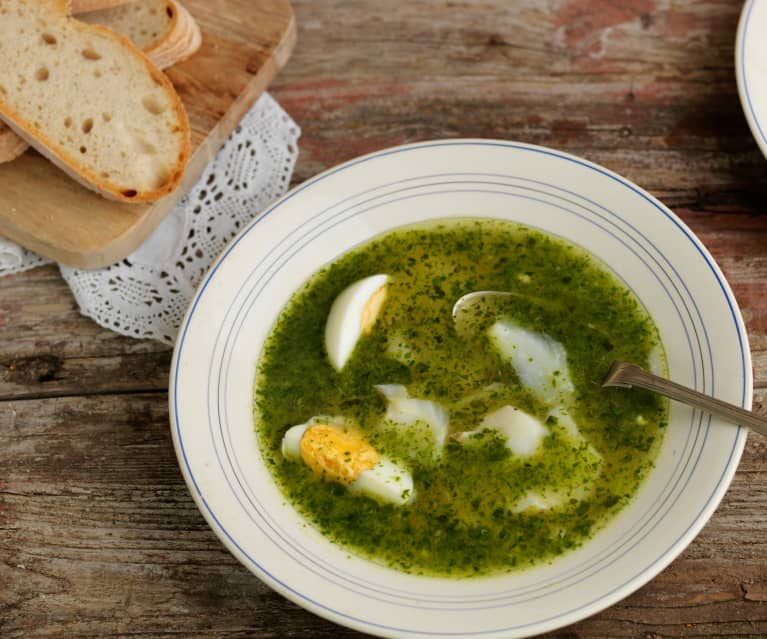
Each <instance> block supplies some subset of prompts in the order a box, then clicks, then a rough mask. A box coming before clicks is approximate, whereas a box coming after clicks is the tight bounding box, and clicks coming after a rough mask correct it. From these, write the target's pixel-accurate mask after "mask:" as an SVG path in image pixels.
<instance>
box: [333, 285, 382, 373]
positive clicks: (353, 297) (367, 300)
mask: <svg viewBox="0 0 767 639" xmlns="http://www.w3.org/2000/svg"><path fill="white" fill-rule="evenodd" d="M388 281H389V276H388V275H371V276H370V277H366V278H364V279H361V280H359V281H358V282H355V283H354V284H351V285H350V286H348V287H346V288H345V289H344V290H343V291H342V292H341V294H340V295H339V296H338V297H337V298H336V299H335V301H334V302H333V306H331V307H330V313H329V315H328V321H327V323H326V324H325V348H326V349H327V352H328V359H330V363H331V364H332V365H333V368H335V369H336V370H337V371H340V370H341V369H342V368H343V367H344V365H345V364H346V362H347V361H348V359H349V358H350V357H351V355H352V353H353V352H354V347H355V346H356V345H357V342H358V341H359V339H360V337H362V336H363V335H366V334H368V333H369V332H370V331H371V330H372V329H373V325H374V324H375V322H376V319H377V318H378V314H379V312H380V311H381V307H382V306H383V303H384V301H385V299H386V283H387V282H388Z"/></svg>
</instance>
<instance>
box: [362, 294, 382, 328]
mask: <svg viewBox="0 0 767 639" xmlns="http://www.w3.org/2000/svg"><path fill="white" fill-rule="evenodd" d="M385 300H386V285H385V284H384V285H383V286H382V287H381V288H379V289H377V290H376V291H375V292H374V293H373V294H372V295H371V296H370V297H369V298H368V301H367V302H366V303H365V307H364V308H363V309H362V316H361V317H360V329H361V330H362V332H363V333H364V334H365V335H367V334H368V333H370V331H371V330H373V325H374V324H375V323H376V318H377V317H378V312H379V311H380V310H381V307H382V306H383V303H384V301H385Z"/></svg>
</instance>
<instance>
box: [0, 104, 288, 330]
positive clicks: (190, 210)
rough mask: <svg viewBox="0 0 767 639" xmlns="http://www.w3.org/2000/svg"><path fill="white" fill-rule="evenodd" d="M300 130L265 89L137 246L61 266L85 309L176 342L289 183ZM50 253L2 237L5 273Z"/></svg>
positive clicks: (112, 323)
mask: <svg viewBox="0 0 767 639" xmlns="http://www.w3.org/2000/svg"><path fill="white" fill-rule="evenodd" d="M299 136H300V130H299V128H298V126H297V125H296V123H295V122H293V120H292V119H291V118H290V117H289V116H288V115H287V114H286V113H285V111H283V110H282V108H281V107H280V105H279V104H277V102H275V100H274V99H273V98H271V97H270V96H269V95H263V96H262V97H261V98H260V99H259V100H258V102H257V103H256V105H255V106H254V107H253V109H251V111H250V112H249V113H248V115H246V116H245V118H244V119H243V120H242V122H241V123H240V125H239V126H238V127H237V129H236V130H235V132H234V133H233V134H232V136H231V138H230V139H229V140H228V141H227V142H226V144H225V145H224V147H223V148H222V149H221V151H219V153H218V155H217V156H216V158H215V159H214V160H213V161H212V162H211V163H210V164H209V165H208V166H207V168H206V169H205V172H204V173H203V175H202V177H201V178H200V180H199V181H198V183H197V184H196V185H195V186H194V187H193V188H192V189H191V190H190V191H189V193H187V194H186V195H185V196H184V198H183V199H182V200H181V202H180V203H179V204H178V206H176V208H175V209H174V210H173V212H172V213H171V214H170V215H168V217H167V218H165V220H163V222H162V223H161V224H160V226H159V227H158V228H157V229H156V230H155V231H154V233H153V234H152V235H151V236H150V237H149V238H148V239H147V240H146V242H144V244H142V246H141V247H139V249H138V250H137V251H135V252H134V253H133V254H132V255H129V256H128V257H127V258H126V259H124V260H123V261H122V262H119V263H118V264H113V265H112V266H108V267H106V268H103V269H96V270H87V271H86V270H79V269H73V268H69V267H66V266H60V269H61V274H62V276H63V277H64V279H65V280H66V281H67V283H68V284H69V286H70V288H71V289H72V293H73V294H74V296H75V299H76V300H77V303H78V304H79V306H80V312H81V313H82V314H83V315H86V316H88V317H90V318H92V319H94V320H95V321H96V322H98V323H99V324H101V325H102V326H104V327H106V328H109V329H110V330H113V331H116V332H118V333H122V334H123V335H129V336H131V337H138V338H149V339H156V340H159V341H161V342H164V343H166V344H173V342H174V340H175V337H176V331H177V329H178V327H179V325H180V323H181V320H182V319H183V316H184V312H185V311H186V308H187V305H188V304H189V301H190V299H191V297H192V294H193V293H194V290H195V287H196V286H197V284H198V282H199V281H200V279H201V278H202V276H203V275H204V274H205V272H206V270H207V269H208V266H210V264H211V262H212V261H213V260H214V259H215V258H216V257H217V256H218V254H219V253H220V252H221V251H222V250H223V248H224V246H226V244H227V243H228V242H229V240H231V239H232V238H233V237H234V236H235V235H236V234H237V232H238V231H239V230H240V229H241V228H242V227H243V226H244V225H245V224H246V223H247V222H248V221H250V220H251V219H253V218H254V217H256V216H257V215H258V214H259V213H260V212H261V211H262V210H264V208H266V206H267V205H268V204H269V203H270V202H272V201H273V200H274V199H276V198H277V197H279V196H280V195H282V194H283V193H284V192H285V191H286V190H287V187H288V184H289V183H290V177H291V175H292V173H293V166H294V165H295V161H296V157H297V156H298V146H297V141H298V137H299ZM47 261H48V260H44V259H43V258H41V257H39V256H37V255H35V254H33V253H30V252H29V251H27V250H25V249H22V248H21V247H19V246H17V245H15V244H13V243H12V242H9V241H7V240H3V239H2V238H0V275H3V274H9V273H17V272H20V271H22V270H26V269H28V268H32V267H34V266H38V265H40V264H44V263H46V262H47Z"/></svg>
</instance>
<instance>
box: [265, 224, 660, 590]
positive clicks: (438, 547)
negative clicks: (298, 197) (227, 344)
mask: <svg viewBox="0 0 767 639" xmlns="http://www.w3.org/2000/svg"><path fill="white" fill-rule="evenodd" d="M378 273H385V274H388V275H389V281H388V284H387V297H386V300H385V302H384V304H383V306H382V308H381V310H380V313H379V315H378V317H377V321H376V322H375V324H374V326H373V328H372V331H371V332H370V333H369V334H366V335H364V336H363V337H362V338H361V339H360V340H359V341H358V342H357V345H356V347H355V349H354V351H353V354H352V356H351V358H350V359H349V360H348V362H347V363H346V364H345V366H344V367H343V368H342V369H341V370H340V371H336V370H335V368H334V367H333V366H331V364H330V362H329V360H328V356H327V353H326V350H325V324H326V320H327V317H328V313H329V311H330V308H331V306H332V304H333V301H334V300H335V299H336V297H337V296H338V295H339V293H341V292H342V291H343V290H344V289H345V288H346V287H347V286H349V285H350V284H352V283H353V282H355V281H358V280H360V279H361V278H364V277H367V276H370V275H374V274H378ZM481 290H499V291H508V292H512V293H513V294H514V295H513V296H511V297H509V298H503V299H500V300H498V303H496V304H494V305H492V306H491V307H489V310H488V309H485V310H484V312H483V314H481V315H478V316H477V317H476V321H475V323H474V325H473V326H472V327H471V330H470V331H469V334H468V335H467V334H465V333H462V334H461V335H459V334H458V333H457V332H456V329H455V325H454V321H453V317H452V314H451V311H452V307H453V304H454V303H455V301H456V300H457V299H458V298H459V297H461V296H462V295H464V294H465V293H469V292H472V291H481ZM503 321H513V323H514V325H516V326H519V327H522V328H523V329H524V330H527V331H530V332H531V334H536V335H541V336H545V337H542V339H544V340H547V342H546V343H549V344H557V345H559V346H557V348H560V347H561V349H564V350H563V352H564V353H566V368H568V369H569V371H565V370H563V371H562V376H563V377H560V378H557V376H558V375H560V371H559V370H557V371H555V372H554V375H553V377H552V380H551V383H552V384H556V381H557V379H564V375H565V373H567V374H568V375H569V381H570V382H571V385H569V386H567V389H566V390H567V392H566V393H565V394H564V395H562V394H555V396H553V397H551V398H550V397H547V396H545V394H544V395H542V394H541V393H540V392H535V391H534V390H533V389H532V388H531V387H530V385H529V383H526V381H525V380H526V378H525V373H526V372H527V371H523V370H522V369H521V368H520V367H521V366H522V365H523V364H524V362H523V363H522V364H520V363H519V362H516V365H513V364H512V363H511V362H510V360H509V357H508V354H507V353H506V354H505V353H503V352H502V349H500V350H499V348H498V347H497V342H493V339H491V338H490V334H491V329H492V327H493V326H494V325H495V323H497V322H503ZM528 359H529V360H531V361H530V362H529V364H530V367H531V370H532V371H533V372H535V370H536V369H535V367H536V365H537V364H538V362H536V361H533V360H534V358H533V357H530V358H528ZM616 359H620V360H626V361H631V362H634V363H637V364H640V365H643V366H652V367H656V368H657V367H658V366H662V362H663V361H664V356H663V352H662V348H661V345H660V342H659V339H658V335H657V330H656V328H655V326H654V324H653V322H652V320H651V319H650V317H649V316H648V315H647V313H646V312H645V310H644V309H643V308H642V306H641V305H640V304H639V303H638V301H637V300H636V298H635V297H634V296H633V295H632V293H631V292H630V291H629V290H627V289H626V287H625V286H624V285H623V284H621V283H620V282H619V281H618V280H617V279H616V277H615V276H614V275H613V274H612V273H611V272H609V271H608V270H607V269H606V268H605V266H604V265H603V264H601V263H600V262H598V261H597V260H595V259H594V258H593V257H591V256H589V255H588V254H587V253H585V252H584V251H583V250H582V249H580V248H578V247H575V246H572V245H570V244H568V243H566V242H564V241H562V240H561V239H559V238H555V237H552V236H548V235H545V234H543V233H541V232H538V231H534V230H530V229H528V228H525V227H521V226H518V225H515V224H512V223H510V222H502V221H497V220H474V219H471V220H466V219H464V220H450V221H443V222H440V223H434V224H430V225H428V226H418V227H406V228H402V229H399V230H395V231H393V232H390V233H387V234H385V235H382V236H380V237H378V238H376V239H374V240H372V241H371V242H369V243H367V244H365V245H364V246H361V247H358V248H356V249H354V250H353V251H351V252H350V253H348V254H346V255H344V256H343V257H342V258H340V259H339V260H337V261H336V262H334V263H332V264H330V265H329V266H327V267H325V268H323V269H322V270H321V271H319V272H318V273H316V274H315V275H314V276H313V277H312V278H311V279H310V280H309V281H308V282H307V283H306V284H305V285H304V286H303V287H302V288H301V289H300V290H299V291H298V292H297V293H296V294H295V295H294V296H293V298H292V299H291V301H290V303H289V304H288V305H287V306H286V308H285V309H284V310H283V311H282V313H281V314H280V316H279V318H278V320H277V322H276V324H275V326H274V328H273V329H272V332H271V334H270V335H269V337H268V339H267V341H266V344H265V346H264V350H263V353H262V354H261V357H260V360H259V365H258V374H257V378H256V387H255V405H254V414H255V421H256V427H257V432H258V435H259V437H260V443H261V447H262V450H263V454H264V457H265V460H266V462H267V464H268V466H269V468H270V469H271V471H272V473H273V475H274V477H275V479H276V481H277V482H278V484H279V485H280V487H281V488H282V490H283V491H284V493H285V495H286V496H287V498H288V499H289V500H290V502H291V503H292V504H294V506H295V507H296V508H297V509H298V510H299V511H300V512H301V513H302V514H303V515H304V516H305V517H306V518H307V519H308V520H309V521H311V522H312V523H313V524H314V525H316V526H317V527H318V528H319V529H320V530H321V531H322V532H323V533H324V534H325V535H327V536H328V537H329V538H330V539H332V540H333V541H334V542H336V543H339V544H341V545H343V546H345V547H348V548H350V549H353V550H354V551H356V552H357V553H358V554H362V555H364V556H367V557H369V558H371V559H373V560H376V561H379V562H382V563H385V564H387V565H389V566H392V567H394V568H397V569H400V570H404V571H407V572H411V573H417V574H427V575H452V576H468V575H475V574H488V573H493V572H499V571H508V570H513V569H519V568H521V567H525V566H530V565H532V564H535V563H539V562H542V561H549V560H551V559H552V558H554V557H556V556H557V555H559V554H561V553H563V552H565V551H567V550H569V549H572V548H575V547H577V546H579V545H580V544H582V543H583V542H584V541H585V540H587V539H589V538H590V537H591V536H592V535H593V534H594V533H595V531H597V530H598V529H599V528H600V527H601V526H603V525H604V524H605V523H606V522H607V521H608V520H609V519H610V518H611V517H613V516H614V515H615V513H616V512H617V511H618V510H619V509H620V508H622V507H623V506H625V504H626V503H627V502H628V500H630V498H631V496H632V495H633V494H634V493H635V492H636V490H637V487H638V486H639V484H640V482H641V481H642V479H643V478H644V477H645V475H646V474H647V472H648V470H649V469H650V468H651V467H652V464H653V459H654V458H655V455H656V453H657V451H658V448H659V445H660V443H661V439H662V436H663V432H664V428H665V426H666V422H667V404H666V403H665V401H663V400H661V399H660V398H658V397H657V396H654V395H651V394H649V393H644V392H642V391H638V390H633V391H625V390H620V389H611V390H605V389H602V388H601V385H600V380H601V378H602V376H603V375H604V374H605V373H606V371H607V370H608V368H609V365H610V363H611V362H612V361H613V360H616ZM380 384H401V385H403V386H405V387H406V388H407V392H408V394H409V395H410V396H411V397H417V398H421V399H424V400H430V401H433V402H436V403H438V404H439V405H440V406H441V407H443V408H444V409H445V410H446V411H449V425H448V431H449V436H448V437H447V440H446V443H445V445H444V447H442V448H441V449H440V450H438V451H435V450H434V448H433V447H430V446H429V445H428V443H425V440H424V438H423V437H422V433H423V431H422V430H421V429H420V425H419V424H417V423H416V424H414V425H412V426H405V425H402V426H396V425H395V426H393V425H392V424H390V423H388V422H386V423H384V422H385V420H384V415H385V414H386V411H387V400H386V399H385V398H384V397H383V396H382V394H381V393H380V392H379V391H377V390H376V388H375V386H376V385H380ZM560 388H565V384H564V382H563V383H562V384H561V385H560ZM563 397H566V399H565V400H563V399H562V398H563ZM563 401H564V402H565V403H566V404H567V405H566V406H565V407H564V409H565V413H566V414H567V415H568V416H569V421H568V423H565V419H563V413H562V408H563V406H562V405H561V404H562V403H563ZM504 406H513V407H515V408H517V409H520V410H521V411H524V412H525V413H526V414H528V415H530V416H531V417H533V418H535V419H536V420H538V421H539V422H540V423H541V424H543V425H544V428H545V431H546V435H545V437H543V439H542V443H541V445H540V446H538V448H537V449H536V450H535V451H534V453H532V454H527V455H520V454H517V453H515V452H514V450H512V449H511V448H510V447H509V445H507V441H505V440H504V437H503V436H502V435H501V434H499V432H498V431H495V430H492V429H481V428H479V426H480V424H481V423H482V420H483V418H484V417H485V416H486V415H488V414H491V413H493V411H497V410H498V409H500V408H502V407H504ZM318 415H338V416H343V417H344V418H347V419H349V420H351V421H353V422H355V423H356V424H357V425H358V427H359V430H360V431H361V433H362V434H363V435H364V436H365V438H366V440H367V441H368V442H369V443H370V444H371V445H372V446H373V447H374V448H375V449H376V450H377V451H378V452H379V453H380V454H381V455H384V456H385V457H387V458H388V459H391V460H393V461H395V462H397V463H398V464H400V465H401V466H403V467H404V468H407V469H408V471H409V472H410V473H411V475H412V478H413V484H414V498H413V499H412V501H411V502H410V503H408V504H406V505H393V504H390V503H383V502H380V501H377V500H376V499H373V498H370V497H366V496H363V495H360V494H353V493H351V492H350V491H349V490H347V488H346V487H345V486H344V485H340V484H336V483H331V482H327V481H322V480H321V479H320V478H318V477H317V476H316V475H315V474H313V473H312V471H311V470H310V469H309V468H308V467H307V465H306V464H303V463H300V461H298V462H296V461H290V460H288V459H285V458H283V456H282V454H281V443H282V439H283V437H284V435H285V432H286V431H287V430H288V428H290V427H291V426H294V425H296V424H301V423H304V422H306V421H307V420H309V419H311V418H312V417H315V416H318ZM574 425H576V426H575V428H577V432H576V433H575V435H574V434H573V428H574ZM469 431H470V432H471V433H472V434H471V435H468V436H467V435H464V436H462V437H458V436H456V435H457V434H459V433H467V432H469Z"/></svg>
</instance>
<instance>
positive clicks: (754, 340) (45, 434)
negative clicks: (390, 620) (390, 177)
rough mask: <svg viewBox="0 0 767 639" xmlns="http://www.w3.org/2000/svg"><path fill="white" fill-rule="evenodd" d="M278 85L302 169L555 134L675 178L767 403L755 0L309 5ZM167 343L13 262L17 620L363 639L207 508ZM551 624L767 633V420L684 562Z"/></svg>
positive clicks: (633, 632)
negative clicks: (752, 66)
mask: <svg viewBox="0 0 767 639" xmlns="http://www.w3.org/2000/svg"><path fill="white" fill-rule="evenodd" d="M294 7H295V10H296V16H297V23H298V28H299V44H298V46H297V48H296V50H295V53H294V55H293V57H292V59H291V62H290V63H289V64H288V65H287V66H286V68H285V69H284V70H283V71H282V72H281V73H280V75H279V77H278V78H277V82H276V85H274V87H273V89H272V90H273V92H274V94H275V96H276V97H277V98H278V99H279V100H280V102H281V103H282V104H283V105H284V106H285V107H286V108H287V110H288V112H289V113H290V114H291V115H292V116H293V117H294V118H295V119H296V120H297V122H298V124H299V125H300V126H301V127H302V129H303V136H302V138H301V140H300V146H301V156H300V158H299V162H298V165H297V168H296V173H295V175H294V182H295V183H298V182H301V181H303V180H304V179H306V178H308V177H310V176H312V175H314V174H315V173H316V172H318V171H320V170H323V169H325V168H328V167H330V166H333V165H335V164H337V163H339V162H341V161H343V160H347V159H349V158H351V157H354V156H356V155H358V154H359V153H363V152H368V151H374V150H378V149H380V148H384V147H386V146H391V145H394V144H398V143H402V142H410V141H416V140H421V139H428V138H435V137H456V136H491V137H501V138H505V139H513V140H520V141H523V142H533V143H539V144H546V145H550V146H554V147H557V148H561V149H563V150H566V151H570V152H573V153H577V154H579V155H581V156H584V157H587V158H588V159H591V160H594V161H597V162H600V163H602V164H604V165H606V166H607V167H609V168H610V169H612V170H614V171H617V172H618V173H621V174H623V175H625V176H627V177H629V178H631V179H633V180H636V181H637V182H638V183H639V184H640V185H642V186H643V187H646V188H648V189H649V190H650V191H651V192H652V193H653V194H654V195H656V196H658V197H659V198H661V200H663V201H664V202H665V203H666V204H667V205H669V206H670V207H671V208H672V209H673V210H674V211H675V212H677V213H678V214H679V215H680V216H681V217H682V219H683V220H684V221H685V222H686V223H687V224H688V225H689V226H690V227H691V228H692V230H693V231H694V232H695V233H697V234H698V236H699V237H700V238H701V239H702V240H703V242H704V243H705V244H706V246H707V247H708V248H709V250H710V251H711V253H712V254H713V255H714V257H715V259H716V260H717V261H718V262H719V264H720V265H721V266H722V267H723V269H724V272H725V274H726V275H727V278H728V280H729V282H730V284H731V286H732V288H733V290H734V292H735V296H736V297H737V299H738V301H739V303H740V306H741V308H742V311H743V315H744V318H745V321H746V325H747V328H748V333H749V339H750V342H751V348H752V355H753V362H754V374H755V386H756V393H755V403H754V406H755V408H756V409H757V410H760V411H762V412H763V413H767V278H766V277H765V276H766V275H767V182H765V179H764V177H765V176H766V175H767V160H765V159H764V158H763V157H762V155H761V154H760V152H759V150H758V148H757V146H756V143H755V142H754V141H753V139H752V137H751V135H750V133H749V130H748V127H747V125H746V123H745V119H744V117H743V115H742V113H741V109H740V105H739V103H738V99H737V92H736V88H735V80H734V73H733V69H732V64H733V53H732V51H733V46H734V38H735V26H736V23H737V19H738V13H739V11H740V7H741V3H740V2H736V1H734V0H706V1H705V2H693V0H678V1H675V2H670V1H665V2H664V1H660V0H658V1H655V2H653V1H650V0H624V1H622V2H620V3H602V2H593V1H586V0H573V1H564V0H552V1H550V2H546V3H540V2H536V1H534V0H520V1H519V2H514V3H510V2H505V1H504V0H483V1H482V2H458V1H452V0H451V1H450V2H444V1H443V0H423V1H421V2H404V1H402V0H391V2H389V3H380V2H373V1H372V0H359V1H356V2H354V3H350V2H341V1H340V0H298V1H296V2H295V3H294ZM169 358H170V355H169V352H168V349H167V348H165V347H163V346H160V345H157V344H154V343H151V342H141V341H134V340H130V339H127V338H123V337H119V336H117V335H115V334H113V333H110V332H108V331H105V330H103V329H101V328H99V327H97V326H96V325H95V324H93V323H92V322H90V321H89V320H88V319H86V318H83V317H81V316H80V315H79V314H78V312H77V309H76V306H75V304H74V302H73V301H72V299H71V296H70V294H69V292H68V289H67V287H66V285H65V284H64V283H63V282H62V281H61V279H60V278H59V276H58V272H57V270H56V269H55V268H54V267H51V266H48V267H44V268H40V269H35V270H34V271H31V272H28V273H24V274H21V275H16V276H12V277H9V278H3V279H0V480H2V484H1V485H0V636H2V637H3V638H5V637H11V638H14V639H15V638H17V637H18V638H20V637H25V638H26V637H67V638H69V637H126V636H128V635H130V636H131V637H139V638H144V637H146V638H153V639H156V638H159V637H162V638H165V637H167V638H170V637H174V638H175V637H179V636H182V637H226V638H239V637H243V638H244V637H298V636H301V637H304V636H305V637H314V638H324V637H328V638H330V637H357V636H361V635H359V634H358V633H355V632H353V631H350V630H346V629H343V628H340V627H338V626H335V625H333V624H331V623H329V622H326V621H323V620H322V619H319V618H317V617H315V616H314V615H311V614H309V613H307V612H305V611H303V610H301V609H300V608H298V607H297V606H295V605H293V604H291V603H290V602H288V601H287V600H285V599H283V598H282V597H280V596H278V595H276V594H274V593H273V592H271V591H270V590H269V589H268V588H266V587H265V586H263V585H262V584H261V583H260V582H259V581H258V580H257V579H255V578H254V577H253V576H252V575H251V574H250V573H249V572H248V571H247V570H246V569H245V568H243V567H241V566H240V565H239V564H238V563H237V562H236V561H235V560H234V559H233V558H232V557H231V555H229V553H227V552H226V551H225V550H224V549H223V547H222V546H221V544H220V543H219V542H218V541H217V540H216V538H215V536H214V535H213V533H212V532H210V531H209V529H208V528H207V526H206V525H205V523H204V521H203V519H202V517H201V515H200V514H199V513H198V511H197V510H196V508H195V507H194V505H193V502H192V500H191V498H190V497H189V496H188V493H187V491H186V488H185V487H184V484H183V481H182V479H181V476H180V473H179V471H178V467H177V465H176V462H175V457H174V454H173V450H172V445H171V442H170V435H169V433H168V426H167V407H166V403H167V395H166V393H165V392H164V388H165V385H166V379H165V376H166V375H167V370H168V362H169ZM548 636H549V637H568V638H575V637H579V638H586V637H594V638H597V637H599V638H615V637H627V638H636V639H651V638H660V637H664V638H665V637H719V638H723V637H730V638H734V637H749V638H754V639H755V638H758V637H767V439H765V438H759V437H758V436H755V435H751V436H750V437H749V439H748V443H747V445H746V451H745V454H744V456H743V460H742V462H741V465H740V467H739V469H738V472H737V474H736V476H735V479H734V481H733V483H732V486H731V488H730V490H729V491H728V493H727V494H726V495H725V497H724V500H723V501H722V503H721V505H720V506H719V508H718V509H717V511H716V512H715V514H714V516H713V517H712V519H711V520H710V522H709V523H708V525H707V526H706V527H705V528H704V530H703V531H702V532H701V534H700V535H699V536H698V537H697V538H696V539H695V540H694V541H693V542H692V544H691V545H690V546H689V547H688V549H687V550H686V551H685V552H684V553H683V554H682V555H681V556H680V557H679V558H678V559H677V560H676V561H674V562H673V563H672V564H671V565H670V566H669V567H668V568H667V569H666V570H665V571H663V572H662V573H661V574H660V575H659V576H658V577H656V578H655V579H654V580H652V581H651V582H650V583H649V584H647V585H646V586H645V587H643V588H642V589H640V590H639V591H638V592H636V593H634V594H633V595H631V596H630V597H628V598H626V599H625V600H623V601H621V602H620V603H618V604H616V605H615V606H613V607H611V608H609V609H608V610H605V611H603V612H602V613H600V614H597V615H595V616H593V617H591V618H589V619H586V620H584V621H582V622H580V623H578V624H575V625H574V626H571V627H569V628H565V629H562V630H561V631H559V632H556V633H550V634H549V635H548Z"/></svg>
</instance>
